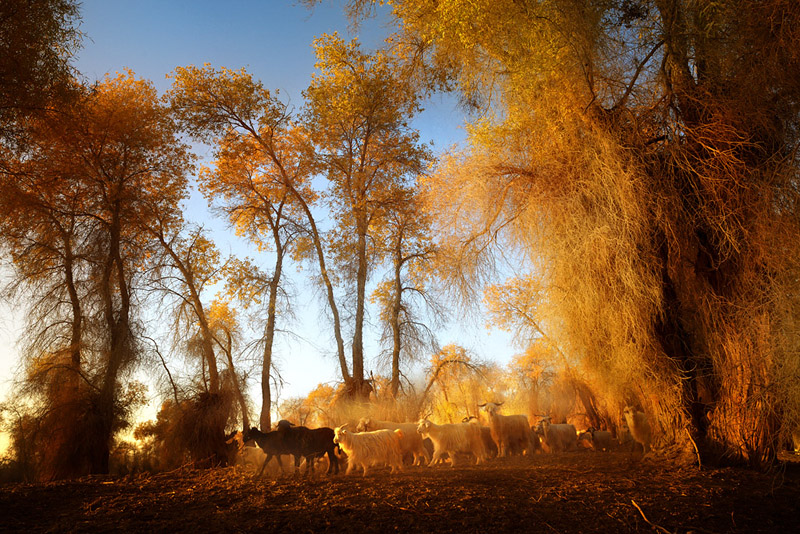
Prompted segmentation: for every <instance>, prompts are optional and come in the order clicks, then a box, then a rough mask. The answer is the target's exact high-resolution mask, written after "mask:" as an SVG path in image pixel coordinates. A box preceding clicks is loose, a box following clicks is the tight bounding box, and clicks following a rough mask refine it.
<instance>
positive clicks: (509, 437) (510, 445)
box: [478, 402, 534, 457]
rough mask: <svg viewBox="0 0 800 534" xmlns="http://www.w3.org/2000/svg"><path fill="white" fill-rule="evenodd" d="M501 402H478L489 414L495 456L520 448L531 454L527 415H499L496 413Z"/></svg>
mask: <svg viewBox="0 0 800 534" xmlns="http://www.w3.org/2000/svg"><path fill="white" fill-rule="evenodd" d="M502 405H503V403H502V402H485V403H483V404H479V405H478V406H480V407H481V408H482V409H483V410H484V411H485V412H486V413H487V415H488V416H489V428H490V430H491V433H492V439H493V440H494V442H495V443H496V444H497V456H499V457H503V456H508V455H509V454H510V453H511V452H513V451H515V450H517V449H520V452H522V451H523V450H527V451H528V454H533V449H534V447H533V443H531V429H530V426H528V417H527V416H525V415H500V414H499V413H497V412H498V411H499V410H500V406H502Z"/></svg>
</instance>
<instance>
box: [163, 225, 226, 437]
mask: <svg viewBox="0 0 800 534" xmlns="http://www.w3.org/2000/svg"><path fill="white" fill-rule="evenodd" d="M171 226H172V224H171V223H169V222H166V221H164V220H162V219H158V218H156V219H155V220H154V221H153V225H152V226H151V227H150V232H151V233H152V234H153V237H154V238H155V239H156V240H157V241H158V243H159V244H160V245H161V248H162V250H163V252H164V260H163V261H160V262H158V263H156V264H155V265H153V276H154V281H155V283H156V284H157V287H158V288H159V289H160V290H161V291H163V292H165V293H167V294H168V295H171V296H173V297H174V298H175V300H176V302H177V304H176V311H175V323H176V324H175V331H176V332H181V331H184V330H185V328H182V327H181V323H182V322H183V323H184V324H185V326H186V328H188V329H190V330H194V329H195V328H197V329H198V335H197V337H196V340H197V345H198V346H199V350H200V354H201V358H202V360H203V368H205V366H208V375H209V380H208V384H207V385H206V388H207V392H208V393H210V394H212V395H215V394H218V393H219V391H220V378H219V371H218V369H217V356H216V354H215V352H214V346H215V344H216V343H215V336H214V334H213V332H212V329H211V326H210V324H209V323H210V320H209V317H208V312H207V311H206V306H205V305H204V303H203V300H202V295H203V292H204V291H205V289H206V288H207V287H208V286H212V285H214V284H215V283H217V282H218V281H219V279H220V273H221V270H222V266H221V265H220V257H219V251H218V250H217V248H216V247H215V246H214V243H213V242H212V241H210V240H209V239H208V237H206V235H205V233H204V232H203V230H202V229H201V228H196V229H193V230H189V231H188V233H187V235H185V236H183V235H181V234H180V233H178V232H175V231H174V230H173V229H172V228H171ZM178 228H180V227H178ZM222 430H223V429H220V431H222Z"/></svg>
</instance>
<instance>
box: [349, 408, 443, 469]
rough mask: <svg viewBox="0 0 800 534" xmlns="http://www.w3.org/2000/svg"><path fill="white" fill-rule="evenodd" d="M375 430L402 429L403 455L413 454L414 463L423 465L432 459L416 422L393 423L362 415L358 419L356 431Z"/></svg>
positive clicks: (401, 448)
mask: <svg viewBox="0 0 800 534" xmlns="http://www.w3.org/2000/svg"><path fill="white" fill-rule="evenodd" d="M373 430H401V431H402V432H403V438H402V439H401V440H400V452H401V453H402V454H403V455H406V454H413V455H414V465H422V462H423V460H424V461H425V463H427V462H429V461H430V460H431V455H430V453H429V452H428V451H427V450H426V449H425V447H424V446H423V444H422V436H420V435H419V433H418V432H417V425H416V423H393V422H391V421H377V420H375V419H370V418H368V417H362V418H361V419H360V420H359V421H358V426H357V427H356V431H358V432H370V431H373Z"/></svg>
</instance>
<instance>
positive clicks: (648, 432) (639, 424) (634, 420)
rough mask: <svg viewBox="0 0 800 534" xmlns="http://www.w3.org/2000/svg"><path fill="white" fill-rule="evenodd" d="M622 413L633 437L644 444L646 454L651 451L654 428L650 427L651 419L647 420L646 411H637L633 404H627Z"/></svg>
mask: <svg viewBox="0 0 800 534" xmlns="http://www.w3.org/2000/svg"><path fill="white" fill-rule="evenodd" d="M622 414H623V415H624V416H625V422H626V423H627V424H628V430H629V431H630V433H631V436H632V437H633V439H634V440H636V441H637V442H638V443H641V444H642V447H643V449H644V453H645V454H647V453H648V452H650V443H651V441H652V440H653V430H652V428H650V421H648V420H647V414H645V413H644V412H637V411H635V410H634V409H633V407H631V406H625V409H624V410H623V411H622Z"/></svg>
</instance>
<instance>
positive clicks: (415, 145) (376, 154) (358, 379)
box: [303, 35, 430, 397]
mask: <svg viewBox="0 0 800 534" xmlns="http://www.w3.org/2000/svg"><path fill="white" fill-rule="evenodd" d="M315 50H316V54H317V64H316V68H317V70H318V72H317V73H316V74H314V75H313V77H312V82H311V85H310V86H309V88H308V89H307V90H306V92H305V96H306V101H307V104H306V108H305V110H304V113H303V122H304V123H305V124H306V127H307V129H308V131H309V133H310V136H311V140H312V141H313V143H314V147H315V150H316V156H317V159H318V161H319V165H320V169H321V170H322V172H324V173H325V176H326V177H327V178H328V181H329V183H330V193H329V194H328V196H327V201H328V205H329V206H330V209H331V212H332V213H333V217H334V220H335V221H336V225H337V226H336V229H335V232H334V236H335V238H334V239H333V240H332V241H331V246H332V248H333V254H334V256H335V257H336V258H337V262H338V264H339V265H340V266H341V267H340V269H339V272H340V273H341V275H343V277H344V278H345V280H349V281H351V283H353V284H354V286H355V287H354V293H353V292H351V293H350V294H351V295H352V296H351V298H352V299H353V305H354V307H355V313H354V325H353V342H352V359H351V363H352V377H351V378H350V379H349V380H348V377H347V376H343V378H344V379H345V382H346V384H347V387H348V390H349V391H350V393H351V395H353V396H355V397H364V396H365V395H367V394H368V393H369V385H368V382H367V381H366V380H365V374H364V342H363V330H364V319H365V312H366V287H367V281H368V279H369V277H370V270H371V269H372V265H374V264H375V263H376V260H377V258H378V257H379V256H378V251H377V250H376V247H375V244H374V243H371V241H372V240H373V239H375V238H376V237H377V233H378V232H380V230H379V228H380V227H382V226H383V225H385V224H387V221H386V213H387V212H388V206H389V204H390V203H392V202H393V200H394V195H395V192H396V191H398V190H399V189H400V188H402V187H403V186H405V185H407V184H409V183H410V182H411V181H412V180H413V179H414V178H416V176H417V175H418V174H420V173H421V172H422V171H423V170H424V169H425V167H426V165H427V163H428V161H429V160H430V154H429V152H428V150H427V149H426V148H425V147H424V146H423V145H421V144H420V143H419V134H418V132H417V131H416V130H415V129H414V128H412V127H411V126H410V125H409V121H410V120H411V118H412V117H413V116H414V115H415V114H416V113H417V112H418V111H419V109H420V107H419V96H418V94H417V93H416V92H415V90H414V88H413V87H412V86H411V85H410V84H408V83H407V82H406V80H404V79H403V77H402V76H401V71H400V70H399V68H398V67H399V64H398V63H397V62H395V60H394V59H393V58H392V57H391V56H390V55H388V54H386V53H383V52H380V51H379V52H375V53H373V54H368V53H366V52H364V51H362V50H361V47H360V45H359V44H358V42H357V41H351V42H349V43H347V42H345V41H344V40H342V39H341V38H339V37H338V36H337V35H326V36H323V37H322V38H320V39H317V41H316V42H315Z"/></svg>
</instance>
